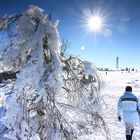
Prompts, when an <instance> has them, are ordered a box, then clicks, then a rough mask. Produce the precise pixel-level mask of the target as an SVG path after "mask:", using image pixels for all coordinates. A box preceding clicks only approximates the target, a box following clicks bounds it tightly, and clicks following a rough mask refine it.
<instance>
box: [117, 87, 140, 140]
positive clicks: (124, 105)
mask: <svg viewBox="0 0 140 140" xmlns="http://www.w3.org/2000/svg"><path fill="white" fill-rule="evenodd" d="M139 110H140V103H139V99H138V97H136V96H135V95H134V94H133V93H132V87H131V86H126V88H125V92H124V94H123V95H122V96H121V97H120V98H119V101H118V120H119V121H121V120H123V121H124V123H125V129H126V140H132V135H133V132H134V126H135V124H136V123H137V122H138V121H139Z"/></svg>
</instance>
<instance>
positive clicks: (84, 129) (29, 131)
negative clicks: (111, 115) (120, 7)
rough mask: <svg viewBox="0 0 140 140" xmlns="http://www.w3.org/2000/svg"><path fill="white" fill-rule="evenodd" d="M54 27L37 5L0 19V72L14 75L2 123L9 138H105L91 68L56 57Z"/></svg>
mask: <svg viewBox="0 0 140 140" xmlns="http://www.w3.org/2000/svg"><path fill="white" fill-rule="evenodd" d="M58 22H59V21H58V20H57V21H56V22H55V23H51V21H50V16H48V15H47V14H44V11H43V10H42V9H40V8H39V7H37V6H30V7H29V8H28V9H27V10H26V11H25V12H23V13H21V14H15V15H9V16H4V17H3V18H1V19H0V31H1V34H0V39H1V40H2V41H1V52H0V54H1V56H0V68H1V70H2V71H3V72H5V73H16V79H15V81H14V84H13V85H12V89H11V94H10V97H8V98H7V100H6V108H7V111H6V116H5V117H3V118H2V122H3V124H4V125H5V126H6V127H7V129H8V130H7V134H6V135H5V136H6V137H7V138H9V139H12V140H74V139H79V137H80V136H81V135H85V134H86V135H88V134H95V135H97V134H100V135H106V132H107V129H106V127H105V122H104V120H103V118H102V114H101V109H102V108H101V99H100V94H99V92H100V85H101V83H100V82H101V81H100V78H99V76H98V74H97V70H96V67H95V66H94V65H93V64H92V63H90V62H86V61H82V60H80V59H79V58H76V57H72V56H71V57H69V58H65V57H64V56H62V55H61V48H60V47H61V40H60V37H59V34H58V31H57V25H58ZM101 130H102V131H101ZM101 132H103V134H102V133H101Z"/></svg>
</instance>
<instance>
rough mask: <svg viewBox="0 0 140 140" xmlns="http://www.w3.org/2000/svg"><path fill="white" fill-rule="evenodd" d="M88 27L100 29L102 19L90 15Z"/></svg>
mask: <svg viewBox="0 0 140 140" xmlns="http://www.w3.org/2000/svg"><path fill="white" fill-rule="evenodd" d="M87 24H88V28H89V29H90V30H91V31H97V30H101V28H102V19H101V17H99V16H91V17H89V19H88V23H87Z"/></svg>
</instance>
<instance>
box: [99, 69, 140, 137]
mask: <svg viewBox="0 0 140 140" xmlns="http://www.w3.org/2000/svg"><path fill="white" fill-rule="evenodd" d="M101 75H102V78H103V80H104V82H105V83H104V88H103V90H102V94H103V99H104V101H105V104H106V107H105V109H104V116H105V121H106V122H107V125H108V127H109V129H110V131H111V132H110V134H111V136H112V140H125V128H124V124H123V122H119V121H118V120H117V102H118V99H119V97H120V96H121V95H122V94H123V92H124V88H125V86H126V85H131V86H132V87H133V93H134V94H135V95H137V96H138V97H139V98H140V72H133V73H126V72H108V73H107V75H105V73H102V74H101ZM133 140H140V123H139V124H137V126H136V130H135V132H134V136H133Z"/></svg>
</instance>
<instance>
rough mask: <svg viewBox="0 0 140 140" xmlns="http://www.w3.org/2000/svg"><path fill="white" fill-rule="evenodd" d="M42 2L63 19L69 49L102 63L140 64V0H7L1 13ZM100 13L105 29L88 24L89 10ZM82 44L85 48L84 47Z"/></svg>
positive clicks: (54, 16) (62, 29) (61, 30)
mask: <svg viewBox="0 0 140 140" xmlns="http://www.w3.org/2000/svg"><path fill="white" fill-rule="evenodd" d="M31 4H34V5H38V6H39V7H41V8H42V9H44V10H45V11H46V13H47V14H51V15H52V21H54V20H56V19H57V18H58V19H59V20H60V24H59V27H58V31H59V33H60V36H61V38H64V39H67V40H68V41H69V42H70V44H71V47H70V49H69V52H70V53H71V54H74V55H78V56H80V57H81V58H82V59H84V60H88V61H91V62H93V63H94V64H96V65H97V66H98V67H110V68H115V67H116V64H115V62H116V57H119V67H120V68H125V67H130V68H133V67H134V68H140V62H139V60H140V39H139V37H140V18H139V17H140V8H139V7H140V0H4V1H0V16H2V15H4V14H9V13H17V12H22V11H24V10H25V9H27V7H28V5H31ZM88 12H91V13H92V14H94V13H98V14H99V15H100V16H101V17H102V18H103V22H104V29H103V30H102V32H97V33H96V34H95V33H94V32H91V31H89V29H87V28H86V27H85V24H86V13H88ZM81 47H82V49H81Z"/></svg>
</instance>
